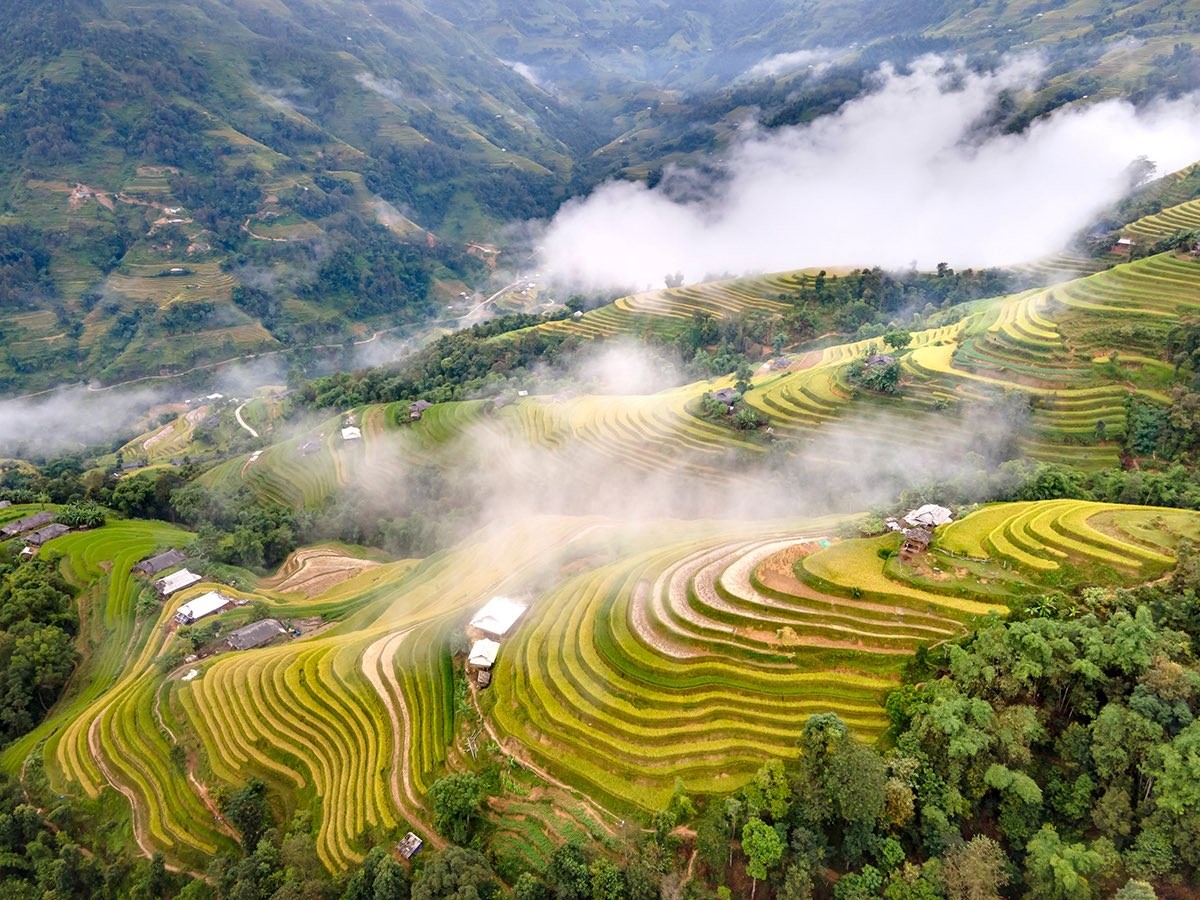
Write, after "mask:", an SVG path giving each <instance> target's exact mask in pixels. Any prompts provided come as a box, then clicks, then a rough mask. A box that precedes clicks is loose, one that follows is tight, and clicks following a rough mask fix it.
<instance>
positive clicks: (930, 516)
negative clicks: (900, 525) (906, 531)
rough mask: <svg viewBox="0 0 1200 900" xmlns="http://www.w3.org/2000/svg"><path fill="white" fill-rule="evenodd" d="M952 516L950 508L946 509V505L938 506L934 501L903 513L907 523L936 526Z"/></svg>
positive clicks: (929, 526) (927, 526)
mask: <svg viewBox="0 0 1200 900" xmlns="http://www.w3.org/2000/svg"><path fill="white" fill-rule="evenodd" d="M953 518H954V517H953V515H951V513H950V510H948V509H946V507H944V506H938V505H937V504H936V503H926V504H925V505H924V506H919V507H917V508H916V509H914V510H912V511H910V512H909V513H908V514H907V515H905V517H904V521H905V522H907V523H908V524H909V525H922V526H924V527H925V528H937V527H938V526H939V525H945V524H946V523H947V522H949V521H950V520H951V519H953Z"/></svg>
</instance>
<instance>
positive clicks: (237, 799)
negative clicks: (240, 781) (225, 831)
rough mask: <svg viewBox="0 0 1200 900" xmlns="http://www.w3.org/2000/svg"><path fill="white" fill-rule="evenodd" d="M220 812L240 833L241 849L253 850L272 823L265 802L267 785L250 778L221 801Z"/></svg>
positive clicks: (269, 808) (269, 811)
mask: <svg viewBox="0 0 1200 900" xmlns="http://www.w3.org/2000/svg"><path fill="white" fill-rule="evenodd" d="M220 806H221V812H222V813H224V814H225V816H226V818H228V819H229V821H230V822H231V823H232V824H233V827H234V828H236V829H237V830H238V831H240V832H241V834H242V849H243V850H244V851H245V852H246V853H247V854H250V853H253V852H255V850H256V848H257V847H258V843H259V841H260V840H261V839H262V836H263V834H264V833H265V832H266V830H267V829H268V828H270V827H271V825H272V824H274V821H273V819H272V817H271V807H270V804H268V803H267V786H266V784H265V783H263V781H262V780H261V779H258V778H251V779H250V780H249V781H248V782H246V784H245V786H244V787H242V788H240V789H239V790H237V791H234V792H233V793H232V794H230V795H228V796H227V797H225V798H224V799H223V800H222V801H221V804H220Z"/></svg>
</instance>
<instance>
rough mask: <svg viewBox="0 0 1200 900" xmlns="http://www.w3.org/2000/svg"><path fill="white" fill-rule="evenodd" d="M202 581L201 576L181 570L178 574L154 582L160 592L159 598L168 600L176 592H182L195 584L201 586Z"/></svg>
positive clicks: (155, 587)
mask: <svg viewBox="0 0 1200 900" xmlns="http://www.w3.org/2000/svg"><path fill="white" fill-rule="evenodd" d="M200 580H201V579H200V576H199V575H197V574H196V573H195V572H189V571H188V570H187V569H180V570H179V571H178V572H174V573H172V574H170V575H168V576H167V577H166V578H160V579H159V580H158V581H156V582H154V589H155V590H156V591H158V596H160V597H163V598H166V597H170V596H171V595H172V594H173V593H175V592H176V591H182V590H183V589H184V588H186V587H191V586H192V585H193V584H199V583H200Z"/></svg>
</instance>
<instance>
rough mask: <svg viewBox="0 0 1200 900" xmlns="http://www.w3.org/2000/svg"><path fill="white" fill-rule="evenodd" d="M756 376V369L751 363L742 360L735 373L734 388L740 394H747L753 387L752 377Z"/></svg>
mask: <svg viewBox="0 0 1200 900" xmlns="http://www.w3.org/2000/svg"><path fill="white" fill-rule="evenodd" d="M753 377H754V369H752V368H751V367H750V363H748V362H746V361H745V360H742V361H741V362H740V363H738V367H737V369H736V371H734V373H733V389H734V390H735V391H737V392H738V393H739V394H745V393H746V392H747V391H748V390H750V388H751V387H752V385H751V381H750V379H751V378H753Z"/></svg>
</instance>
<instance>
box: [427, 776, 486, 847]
mask: <svg viewBox="0 0 1200 900" xmlns="http://www.w3.org/2000/svg"><path fill="white" fill-rule="evenodd" d="M429 796H430V798H431V799H432V800H433V824H434V827H435V828H437V830H438V831H440V832H441V833H442V834H444V835H445V836H446V837H448V838H449V839H450V840H452V841H454V842H455V843H456V844H465V843H466V842H467V840H469V839H470V837H471V827H472V819H474V817H475V816H476V814H478V812H479V808H480V806H481V805H482V804H483V784H482V783H481V782H480V781H479V778H478V777H477V776H476V775H475V774H474V773H472V772H457V773H455V774H453V775H447V776H446V777H445V778H439V779H438V780H437V781H435V782H434V783H433V786H432V787H430V789H429Z"/></svg>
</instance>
